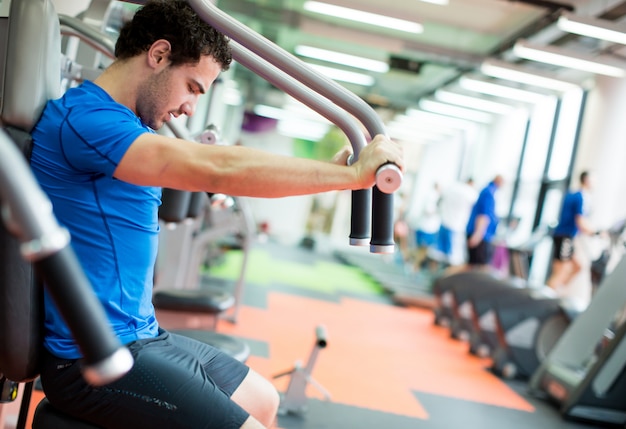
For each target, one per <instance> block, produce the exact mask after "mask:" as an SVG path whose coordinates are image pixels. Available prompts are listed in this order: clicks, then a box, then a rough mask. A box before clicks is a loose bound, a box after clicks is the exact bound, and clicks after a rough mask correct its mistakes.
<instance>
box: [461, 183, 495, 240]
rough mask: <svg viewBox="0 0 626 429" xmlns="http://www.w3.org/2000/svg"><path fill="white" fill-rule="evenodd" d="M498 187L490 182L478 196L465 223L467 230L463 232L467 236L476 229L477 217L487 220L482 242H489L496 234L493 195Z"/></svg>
mask: <svg viewBox="0 0 626 429" xmlns="http://www.w3.org/2000/svg"><path fill="white" fill-rule="evenodd" d="M497 189H498V187H497V186H496V184H495V183H493V182H491V183H489V185H487V186H486V187H485V188H483V190H482V191H480V194H479V195H478V200H476V203H475V204H474V207H472V212H471V214H470V218H469V220H468V222H467V228H466V230H465V232H466V233H467V235H468V236H470V235H472V234H473V233H474V229H475V227H476V218H477V217H478V216H479V215H485V216H487V217H488V218H489V225H488V226H487V231H485V236H484V237H483V240H484V241H486V242H490V241H491V239H492V238H493V236H494V235H495V234H496V229H497V228H498V216H497V215H496V198H495V193H496V190H497Z"/></svg>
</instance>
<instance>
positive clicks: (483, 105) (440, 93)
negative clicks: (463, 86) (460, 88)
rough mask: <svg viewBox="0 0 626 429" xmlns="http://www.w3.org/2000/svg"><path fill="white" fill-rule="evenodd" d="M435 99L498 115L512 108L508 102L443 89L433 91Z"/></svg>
mask: <svg viewBox="0 0 626 429" xmlns="http://www.w3.org/2000/svg"><path fill="white" fill-rule="evenodd" d="M435 99H436V100H438V101H441V102H442V103H448V104H456V105H457V106H462V107H470V108H472V109H476V110H482V111H485V112H489V113H496V114H498V115H504V114H506V113H509V112H511V111H512V110H513V106H511V105H509V104H504V103H498V102H496V101H490V100H485V99H483V98H478V97H472V96H469V95H463V94H459V93H456V92H450V91H446V90H443V89H438V90H437V91H435Z"/></svg>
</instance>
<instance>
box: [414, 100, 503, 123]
mask: <svg viewBox="0 0 626 429" xmlns="http://www.w3.org/2000/svg"><path fill="white" fill-rule="evenodd" d="M418 105H419V107H420V109H422V110H426V111H427V112H433V113H439V114H441V115H448V116H453V117H455V118H461V119H467V120H468V121H474V122H480V123H482V124H488V123H490V122H491V121H492V120H493V116H492V115H491V114H489V113H487V112H481V111H478V110H473V109H466V108H465V107H459V106H454V105H452V104H447V103H441V102H439V101H434V100H429V99H421V100H420V101H419V103H418Z"/></svg>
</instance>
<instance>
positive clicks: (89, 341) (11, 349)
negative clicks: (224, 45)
mask: <svg viewBox="0 0 626 429" xmlns="http://www.w3.org/2000/svg"><path fill="white" fill-rule="evenodd" d="M190 3H191V4H192V6H193V7H194V8H195V9H196V10H197V11H198V13H199V15H200V16H201V17H203V19H206V20H207V21H211V22H212V23H213V22H215V23H216V25H215V26H216V27H217V28H218V29H220V30H222V31H223V32H224V33H225V34H226V35H227V36H229V37H231V36H233V35H234V36H235V37H232V40H233V41H234V40H236V39H237V38H238V36H240V35H242V34H243V35H244V36H243V37H242V38H244V39H245V38H247V37H251V38H252V40H253V42H252V43H251V44H253V45H254V44H255V43H254V39H255V38H258V35H255V34H254V33H252V32H251V31H248V32H246V31H243V29H242V27H239V26H237V25H234V24H233V22H234V20H231V21H228V22H230V24H228V23H227V24H225V25H226V27H222V22H221V21H220V20H219V13H215V11H214V15H211V13H210V9H211V8H213V6H211V5H207V4H206V3H205V2H201V1H190ZM4 6H6V7H4ZM6 12H8V13H6ZM2 13H3V15H2V16H1V17H0V18H1V19H0V21H2V22H0V25H3V26H4V31H3V32H2V34H3V35H6V36H7V37H5V38H4V39H3V40H0V43H3V44H4V45H5V48H6V49H4V50H3V52H5V53H6V58H5V59H4V60H5V61H4V64H5V65H6V67H1V68H0V70H2V72H3V73H4V75H3V76H2V78H3V79H2V83H3V93H2V94H3V107H2V109H3V110H2V115H1V116H2V123H3V125H14V126H16V127H17V128H21V130H22V131H23V133H22V137H25V138H24V139H23V141H25V142H27V141H28V136H27V133H28V131H29V130H30V127H32V125H33V124H34V123H35V121H36V119H37V118H38V116H39V114H40V112H41V109H42V108H43V105H44V103H45V101H46V100H47V99H50V98H52V97H56V96H58V95H59V92H58V89H59V87H60V84H59V83H60V82H61V79H60V76H59V75H58V74H57V71H60V70H61V66H60V64H59V62H58V61H59V59H60V54H61V47H60V43H59V35H60V28H59V19H58V16H57V15H56V12H55V11H54V7H53V5H52V3H51V2H50V1H49V0H20V1H13V2H5V3H3V8H2ZM4 13H6V16H5V15H4ZM215 16H218V17H217V18H216V17H215ZM5 18H10V19H11V25H10V26H9V25H8V22H7V20H5ZM229 25H230V26H229ZM233 28H234V30H233ZM240 32H241V33H240ZM258 39H260V38H258ZM260 43H266V42H265V41H263V42H260ZM31 45H32V46H31ZM234 45H235V46H237V44H236V42H235V43H234ZM257 47H258V44H257ZM24 49H27V50H29V52H31V53H32V54H33V55H23V51H22V50H24ZM236 49H239V48H236ZM18 50H19V51H20V52H18ZM261 50H262V49H261ZM281 55H282V51H278V57H274V56H273V55H270V59H271V60H273V61H275V62H277V63H281V62H283V61H286V62H287V63H288V64H297V65H298V66H299V65H300V64H299V63H297V62H295V58H294V59H284V58H282V57H281ZM32 61H34V63H32ZM290 61H291V62H290ZM287 68H289V67H287ZM307 73H308V74H307ZM305 76H308V77H307V78H305V79H303V80H307V81H309V80H310V84H311V86H313V87H317V88H321V87H323V86H324V82H325V81H320V80H319V79H318V78H319V76H317V75H316V74H315V73H314V72H313V71H308V72H305ZM328 82H330V81H328ZM331 88H332V86H331ZM333 89H334V91H332V92H333V96H334V97H338V98H339V99H341V102H339V103H338V104H341V105H344V106H349V111H351V112H352V113H353V114H354V115H355V116H357V117H364V116H365V120H364V121H363V122H364V123H365V125H366V128H368V131H369V132H370V134H371V135H375V134H385V131H384V128H383V127H382V124H381V122H380V119H379V118H378V117H377V116H376V115H375V113H374V112H373V111H371V109H370V108H369V106H367V105H366V104H365V103H364V102H363V101H362V100H360V99H359V102H355V99H358V97H356V96H354V94H351V93H350V94H351V95H352V97H347V99H342V97H344V96H345V95H346V93H347V91H345V90H344V89H343V87H341V86H339V85H337V84H335V87H334V88H333ZM325 92H329V91H328V90H327V91H325ZM31 102H32V104H29V103H31ZM363 107H365V108H366V109H368V110H365V111H364V110H363ZM11 108H15V110H14V111H11V110H10V109H11ZM355 109H356V110H355ZM347 116H348V115H346V117H347ZM351 120H352V119H351ZM354 129H358V126H356V125H355V126H354ZM361 137H362V140H361V141H362V142H364V141H365V139H364V137H363V135H362V133H361ZM0 139H1V137H0ZM2 140H4V139H2ZM16 140H17V138H16ZM4 145H5V146H6V145H7V144H4ZM8 146H10V145H8ZM10 147H11V146H10ZM360 148H361V147H357V148H355V149H356V150H355V155H356V156H358V151H359V149H360ZM24 153H25V154H27V153H28V150H27V149H26V150H24ZM20 160H21V161H20ZM1 161H2V165H1V166H2V168H0V171H2V172H3V173H6V174H10V173H11V172H15V171H16V170H18V172H19V174H18V182H19V189H18V187H17V186H14V187H11V186H10V185H11V184H12V183H9V184H8V185H7V187H6V188H3V193H2V200H3V203H6V202H7V201H8V203H9V206H10V209H9V212H10V214H9V215H7V214H6V213H5V212H6V210H4V211H3V213H5V222H6V223H7V228H8V229H10V231H11V233H13V234H16V235H17V236H19V238H20V239H21V240H22V243H21V244H19V245H18V243H16V242H15V240H14V241H11V240H10V239H9V240H7V241H6V243H7V244H6V246H7V249H9V251H8V252H7V256H6V257H5V258H4V259H3V261H4V262H5V263H4V264H3V267H5V269H6V270H7V271H6V273H4V274H8V275H9V276H13V275H14V276H15V280H16V281H15V282H14V281H13V280H14V279H13V278H10V279H9V281H6V282H3V285H2V290H3V295H4V296H5V298H6V300H5V302H3V304H6V306H8V307H9V308H8V309H7V311H3V312H1V313H2V315H3V317H9V316H12V318H11V319H9V320H7V321H6V323H2V326H3V329H5V328H6V329H7V330H11V327H13V328H15V329H13V330H12V331H11V332H12V333H13V335H12V336H11V335H8V336H5V335H3V336H2V340H3V341H6V340H7V338H8V340H9V341H8V343H7V344H6V345H4V344H3V347H2V351H3V353H8V354H6V355H4V354H3V356H2V360H1V361H0V365H1V368H0V370H1V372H2V373H3V374H4V375H5V376H6V377H7V378H8V379H10V380H12V381H20V382H21V381H28V382H29V383H30V382H32V380H33V379H34V378H35V377H36V376H37V370H38V362H37V358H38V356H40V355H41V354H40V353H39V352H38V350H40V348H41V346H42V341H41V336H40V331H39V330H40V328H41V326H42V324H41V321H40V320H39V318H38V316H39V307H38V306H37V305H33V304H34V303H35V300H36V299H37V295H38V289H37V285H40V284H41V282H40V281H39V278H38V277H36V276H35V275H34V274H33V272H32V270H31V268H32V266H31V265H30V264H26V266H24V265H21V264H19V263H13V262H15V261H16V260H17V259H18V258H17V257H16V255H20V256H23V257H26V258H28V259H30V261H32V262H33V263H34V266H35V267H37V268H38V269H39V271H40V273H41V275H42V277H43V280H45V281H46V284H48V285H50V286H52V288H51V289H50V290H51V292H52V295H53V297H54V298H55V300H56V301H57V303H58V305H59V308H60V309H61V310H62V312H63V314H64V316H66V320H67V321H68V325H70V327H71V329H72V332H73V334H74V335H75V337H76V339H77V342H78V344H80V346H81V349H82V350H83V354H84V355H85V371H84V374H85V377H86V379H87V381H88V382H91V383H94V384H104V383H107V382H110V381H112V380H114V379H116V378H117V377H120V376H122V375H123V374H125V373H126V371H128V369H130V367H131V365H132V358H131V357H130V354H129V353H128V350H127V349H125V348H123V347H121V346H120V345H119V342H118V340H117V338H116V337H115V336H114V335H113V333H112V332H110V330H109V327H108V323H107V322H106V316H105V315H104V312H103V311H102V309H101V307H99V303H98V302H97V299H96V298H95V296H93V295H92V294H90V291H91V288H90V286H89V285H85V284H84V282H85V279H84V275H82V276H81V271H80V267H78V264H77V262H76V259H75V257H73V254H72V250H71V247H70V246H67V244H68V243H69V240H68V237H67V234H65V233H64V232H63V229H62V228H60V227H58V225H56V223H55V222H54V220H53V219H51V218H50V216H49V215H50V211H48V209H50V207H51V205H50V204H49V202H47V203H46V199H45V197H43V194H42V193H41V191H39V192H38V188H37V186H36V183H35V182H34V180H33V179H32V175H31V176H29V175H28V172H29V170H28V167H27V165H26V164H25V162H24V160H23V158H20V155H19V153H18V152H16V151H15V150H13V152H12V153H11V152H10V150H8V151H7V155H6V156H5V154H4V152H3V157H1ZM20 170H21V171H20ZM377 179H378V181H377V186H376V187H375V188H374V189H373V190H372V193H369V192H365V193H363V192H361V193H357V197H355V198H353V201H356V204H355V205H356V207H357V211H356V216H353V223H354V226H355V228H354V229H353V232H352V233H351V242H352V244H355V245H362V244H363V242H364V240H366V238H369V237H370V234H369V233H370V227H371V232H372V234H371V237H372V238H371V241H370V242H369V244H370V251H372V252H374V253H376V252H380V253H385V252H389V251H392V250H393V239H392V222H391V220H392V216H391V214H392V203H393V198H392V193H393V191H395V190H396V189H397V187H398V186H399V185H400V181H401V173H400V170H399V169H398V168H397V167H396V166H393V165H385V166H381V168H380V169H379V174H378V175H377ZM372 194H373V195H372ZM24 198H25V199H26V201H27V203H28V204H25V205H24V204H20V203H21V202H22V201H23V199H24ZM370 202H371V203H372V204H371V212H369V213H368V210H369V208H370ZM353 208H354V206H353ZM364 212H365V213H366V214H371V215H372V216H371V219H372V222H371V224H369V221H370V218H369V216H361V214H363V213H364ZM353 214H354V213H353ZM46 215H48V216H47V217H46ZM364 219H365V221H364ZM5 235H7V234H4V233H3V234H2V236H5ZM3 244H4V242H3ZM20 252H21V253H20ZM7 267H8V268H7ZM14 285H15V286H16V288H12V286H14ZM24 285H27V286H30V287H24ZM54 285H58V287H54ZM25 294H26V295H25ZM18 296H19V299H18ZM18 301H20V302H22V301H23V302H25V303H26V305H25V306H20V305H18V304H17V302H18ZM24 310H26V311H24ZM13 316H14V317H13ZM18 316H19V317H18ZM16 321H19V322H20V323H16ZM31 327H32V328H33V333H34V334H33V335H29V334H30V328H31ZM27 328H28V332H27V331H26V329H27ZM17 330H19V332H18V333H16V331H17ZM3 333H4V332H3ZM12 341H15V342H12ZM24 341H27V342H29V344H27V345H24ZM22 345H24V347H22ZM16 351H17V352H18V353H17V355H15V354H14V353H15V352H16ZM14 364H15V365H14ZM30 389H32V385H31V387H30V388H27V389H26V390H25V392H24V393H25V395H24V401H25V402H23V406H22V407H21V414H20V419H19V420H18V423H19V424H20V425H22V426H20V427H19V428H18V429H21V428H22V427H23V425H25V419H24V418H22V417H23V416H25V413H26V412H27V410H28V408H29V401H30V396H29V392H30ZM33 427H34V428H35V429H48V428H55V429H59V428H73V429H78V428H90V429H93V425H88V424H84V423H82V422H78V421H76V420H75V419H72V418H70V417H68V416H65V415H62V414H61V413H58V411H56V410H54V409H53V408H52V407H51V406H50V404H49V403H48V402H47V401H45V400H44V401H42V402H41V403H40V404H39V405H38V406H37V410H36V412H35V419H34V424H33Z"/></svg>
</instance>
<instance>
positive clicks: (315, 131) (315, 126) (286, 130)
mask: <svg viewBox="0 0 626 429" xmlns="http://www.w3.org/2000/svg"><path fill="white" fill-rule="evenodd" d="M329 129H330V125H329V124H322V123H320V122H314V121H306V120H295V121H280V122H278V127H277V129H276V130H277V131H278V133H279V134H282V135H284V136H287V137H293V138H298V139H304V140H311V141H319V140H321V139H322V137H324V136H325V135H326V133H328V130H329Z"/></svg>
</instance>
